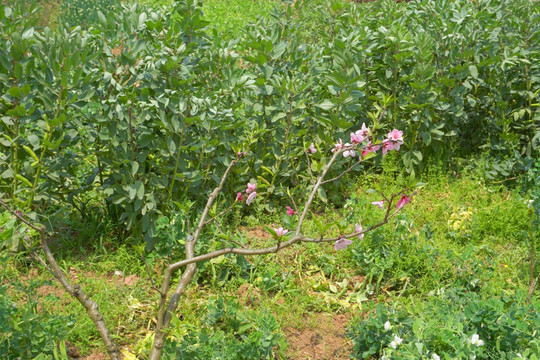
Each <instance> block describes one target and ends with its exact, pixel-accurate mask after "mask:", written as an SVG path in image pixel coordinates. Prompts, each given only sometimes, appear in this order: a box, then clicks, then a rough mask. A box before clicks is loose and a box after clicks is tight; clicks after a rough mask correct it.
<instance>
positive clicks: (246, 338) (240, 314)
mask: <svg viewBox="0 0 540 360" xmlns="http://www.w3.org/2000/svg"><path fill="white" fill-rule="evenodd" d="M172 335H173V337H174V338H176V339H177V340H175V341H172V342H169V343H168V344H167V345H166V347H167V349H166V350H165V352H166V353H167V354H168V355H164V356H169V357H171V358H174V359H201V360H206V359H221V360H243V359H245V360H248V359H249V360H250V359H272V358H274V357H273V356H274V354H277V353H278V351H279V350H280V349H282V348H283V347H284V346H285V338H284V335H283V333H282V332H281V329H280V326H279V324H278V322H277V321H276V319H275V318H274V316H273V315H272V314H270V312H269V311H267V310H263V311H253V310H246V309H244V308H243V307H242V306H241V305H240V304H239V303H238V302H237V301H235V300H231V299H224V298H222V297H218V298H213V299H211V300H210V301H209V302H208V304H207V305H206V309H205V314H204V316H203V320H202V324H201V327H197V328H191V327H189V328H185V327H183V326H181V325H180V326H179V327H177V328H175V329H174V330H173V332H172Z"/></svg>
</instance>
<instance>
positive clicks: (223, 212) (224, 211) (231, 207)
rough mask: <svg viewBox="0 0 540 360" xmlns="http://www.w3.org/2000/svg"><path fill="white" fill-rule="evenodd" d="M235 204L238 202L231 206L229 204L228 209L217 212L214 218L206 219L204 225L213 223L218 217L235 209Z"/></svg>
mask: <svg viewBox="0 0 540 360" xmlns="http://www.w3.org/2000/svg"><path fill="white" fill-rule="evenodd" d="M234 205H236V203H232V204H231V206H229V207H228V208H227V209H225V210H223V211H222V212H220V213H219V214H217V215H216V216H214V217H213V218H211V219H209V220H206V221H205V222H204V224H203V225H207V224H209V223H211V222H212V221H215V220H216V219H217V218H219V217H222V216H223V215H225V214H226V213H228V212H229V211H231V210H232V209H233V207H234Z"/></svg>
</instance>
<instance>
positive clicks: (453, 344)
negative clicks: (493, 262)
mask: <svg viewBox="0 0 540 360" xmlns="http://www.w3.org/2000/svg"><path fill="white" fill-rule="evenodd" d="M539 310H540V301H539V300H538V299H534V300H533V302H532V303H528V302H527V301H526V294H524V293H516V294H514V295H501V296H500V297H499V298H491V299H487V300H484V299H482V298H481V297H480V296H479V295H478V294H477V293H474V292H467V291H463V290H460V289H456V288H453V289H452V288H451V289H445V288H441V289H439V290H438V291H437V294H433V295H432V296H430V297H428V298H427V299H425V301H421V302H418V301H416V300H415V301H414V302H412V303H410V304H403V305H398V304H396V305H393V306H391V305H383V304H379V305H378V306H377V308H376V312H375V314H373V315H372V316H371V315H370V316H368V317H366V318H357V319H356V320H354V321H353V324H352V325H351V327H350V330H349V336H350V337H351V338H352V340H353V343H354V352H353V356H354V358H355V359H369V358H372V357H373V356H376V357H377V358H384V357H386V358H387V359H390V358H391V359H439V358H440V359H474V358H475V356H476V359H518V358H521V359H523V358H525V359H538V358H539V357H540V340H539V339H538V334H537V332H538V328H539V327H540V316H539V314H540V313H539ZM387 322H388V323H387ZM385 324H386V325H385ZM475 334H476V335H477V336H474V335H475ZM396 336H397V339H396ZM400 339H401V340H402V343H400ZM480 340H481V341H480Z"/></svg>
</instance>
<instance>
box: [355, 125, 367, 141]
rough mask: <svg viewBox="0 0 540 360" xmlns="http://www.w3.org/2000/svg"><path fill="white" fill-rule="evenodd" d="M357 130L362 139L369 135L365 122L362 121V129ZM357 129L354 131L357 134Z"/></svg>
mask: <svg viewBox="0 0 540 360" xmlns="http://www.w3.org/2000/svg"><path fill="white" fill-rule="evenodd" d="M358 131H360V133H361V135H362V136H363V137H364V139H367V138H368V137H369V129H368V128H367V126H366V123H362V129H360V130H358ZM358 131H357V132H356V133H357V134H358Z"/></svg>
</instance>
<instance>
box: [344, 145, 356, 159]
mask: <svg viewBox="0 0 540 360" xmlns="http://www.w3.org/2000/svg"><path fill="white" fill-rule="evenodd" d="M349 146H351V144H349V143H347V144H345V147H349ZM349 156H350V157H355V156H356V151H355V150H354V149H348V150H345V151H344V152H343V157H349Z"/></svg>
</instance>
